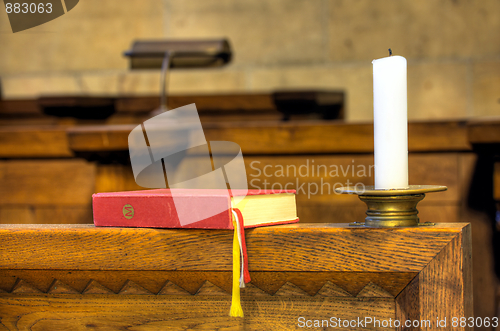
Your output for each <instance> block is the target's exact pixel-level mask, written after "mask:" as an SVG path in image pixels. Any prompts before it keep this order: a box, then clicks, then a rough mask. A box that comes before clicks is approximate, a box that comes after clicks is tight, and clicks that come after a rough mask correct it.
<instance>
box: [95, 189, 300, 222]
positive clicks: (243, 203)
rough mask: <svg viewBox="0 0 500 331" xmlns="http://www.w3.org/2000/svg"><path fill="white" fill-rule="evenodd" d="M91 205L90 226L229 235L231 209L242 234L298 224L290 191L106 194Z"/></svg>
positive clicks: (185, 191)
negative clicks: (236, 212)
mask: <svg viewBox="0 0 500 331" xmlns="http://www.w3.org/2000/svg"><path fill="white" fill-rule="evenodd" d="M228 192H230V193H228ZM245 194H246V196H245ZM174 199H175V202H174ZM92 204H93V212H94V224H95V225H96V226H117V227H151V228H195V229H233V223H232V220H233V218H232V211H231V209H232V208H237V209H239V210H240V211H241V214H242V215H243V223H244V227H245V228H249V227H258V226H265V225H275V224H284V223H294V222H298V221H299V219H298V218H297V208H296V204H295V190H280V191H276V190H248V191H246V190H231V191H228V190H204V189H196V190H193V189H191V190H188V189H173V190H170V189H156V190H145V191H130V192H110V193H97V194H94V195H93V196H92ZM183 213H184V214H183ZM204 215H210V216H209V217H204ZM190 217H193V218H192V219H187V218H190ZM193 219H195V220H197V221H195V222H191V221H192V220H193Z"/></svg>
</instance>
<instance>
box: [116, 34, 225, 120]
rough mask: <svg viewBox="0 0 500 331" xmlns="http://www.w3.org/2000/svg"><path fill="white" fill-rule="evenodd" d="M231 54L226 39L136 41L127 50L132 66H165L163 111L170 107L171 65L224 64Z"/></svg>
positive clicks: (162, 91) (178, 66) (133, 67)
mask: <svg viewBox="0 0 500 331" xmlns="http://www.w3.org/2000/svg"><path fill="white" fill-rule="evenodd" d="M231 55H232V54H231V47H230V45H229V42H228V41H227V40H226V39H217V40H150V41H135V42H134V43H133V45H132V48H131V49H130V50H129V51H126V52H125V56H128V57H129V58H130V69H161V76H160V84H161V102H160V109H159V111H160V112H161V111H166V110H167V91H166V90H167V80H168V74H167V71H168V69H169V68H172V69H175V68H206V67H220V66H223V65H225V64H227V63H229V61H230V60H231Z"/></svg>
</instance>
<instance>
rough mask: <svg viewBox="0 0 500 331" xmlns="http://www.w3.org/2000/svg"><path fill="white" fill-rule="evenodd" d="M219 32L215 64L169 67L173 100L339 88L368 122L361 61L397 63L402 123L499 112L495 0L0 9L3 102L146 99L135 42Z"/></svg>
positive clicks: (168, 0)
mask: <svg viewBox="0 0 500 331" xmlns="http://www.w3.org/2000/svg"><path fill="white" fill-rule="evenodd" d="M203 37H228V38H229V39H230V40H231V42H232V45H233V49H234V52H235V57H234V61H233V62H232V63H231V65H229V66H228V67H226V68H224V69H210V70H189V71H176V72H173V73H172V75H171V80H170V91H171V92H172V93H212V92H231V91H234V92H241V91H270V90H273V89H277V88H339V89H345V90H346V92H347V106H346V108H347V118H348V119H349V120H370V119H371V118H372V76H371V75H372V73H371V60H373V59H374V58H379V57H384V56H386V55H387V49H388V48H392V49H393V51H394V53H395V54H399V55H402V56H405V57H406V58H407V59H408V101H409V104H408V110H409V117H410V118H411V119H448V118H467V117H477V116H487V115H500V1H498V0H468V1H466V0H419V1H415V0H183V1H179V0H163V1H159V0H134V1H132V0H128V1H123V0H105V1H102V0H101V1H98V0H80V3H79V4H78V5H77V6H76V7H75V8H74V9H73V10H72V11H70V12H68V13H67V14H65V15H64V16H62V17H60V18H57V19H55V20H54V21H52V22H49V23H46V24H44V25H41V26H38V27H35V28H32V29H30V30H27V31H24V32H18V33H16V34H13V33H12V32H11V30H10V26H9V23H8V20H7V15H6V14H5V12H3V11H2V13H0V77H1V79H2V85H3V91H4V97H7V98H29V97H34V96H37V95H39V94H44V93H45V94H47V93H69V94H113V95H116V94H122V93H134V94H151V93H157V91H158V90H159V73H158V72H154V71H152V72H140V71H139V72H137V71H136V72H130V71H129V70H128V69H127V61H126V59H125V58H124V57H123V56H122V53H123V51H124V50H126V49H128V48H129V46H130V44H131V42H132V40H134V39H138V38H149V39H154V38H203Z"/></svg>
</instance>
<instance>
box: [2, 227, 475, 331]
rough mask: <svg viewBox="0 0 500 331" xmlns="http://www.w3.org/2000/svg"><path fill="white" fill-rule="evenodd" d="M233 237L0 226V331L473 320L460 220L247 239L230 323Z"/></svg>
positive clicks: (260, 231) (291, 231)
mask: <svg viewBox="0 0 500 331" xmlns="http://www.w3.org/2000/svg"><path fill="white" fill-rule="evenodd" d="M232 235H233V233H232V231H223V230H184V229H180V230H170V229H145V228H96V227H94V226H93V225H83V224H82V225H37V224H29V225H16V224H2V225H0V242H1V243H2V244H1V245H0V330H27V329H36V330H51V331H52V330H69V329H84V328H91V329H99V330H101V329H105V330H114V329H120V330H121V329H141V330H159V329H163V330H164V329H170V328H172V329H198V328H199V329H211V330H214V329H219V328H227V329H245V330H288V329H296V328H297V327H298V325H299V322H300V320H299V318H301V317H303V319H302V321H307V320H330V319H331V318H332V317H337V318H341V319H348V320H351V319H357V318H358V317H359V318H365V317H371V318H373V319H378V320H380V321H383V320H387V321H388V320H389V319H392V320H393V321H394V320H395V319H397V320H400V321H405V320H412V321H413V320H419V321H422V320H429V321H430V322H431V323H432V324H431V325H432V327H431V328H426V330H435V329H436V330H437V329H438V328H437V326H436V319H437V318H439V319H443V318H444V317H447V319H448V324H450V323H451V321H450V320H451V318H453V317H459V318H460V317H470V316H473V312H472V281H471V263H472V262H471V244H470V242H471V235H470V225H469V224H468V223H443V224H437V225H436V226H433V227H419V228H393V229H375V228H371V229H367V228H352V227H349V226H347V225H346V224H319V223H318V224H301V223H299V224H293V225H283V226H273V227H262V228H256V229H251V230H247V231H246V240H247V248H248V256H249V270H250V274H251V277H252V282H251V284H249V285H248V286H247V288H245V289H242V306H243V310H244V313H245V317H244V318H234V317H233V318H232V317H229V316H228V313H229V307H230V304H231V277H232V274H231V270H232V269H231V268H232V265H231V263H232V256H231V252H232V250H231V248H232ZM336 329H339V330H343V329H342V328H336ZM355 329H357V328H356V327H354V328H353V327H349V328H344V330H355ZM359 329H363V330H370V329H375V330H376V329H378V330H388V329H401V330H403V329H405V330H410V329H409V328H394V327H393V328H390V327H389V328H388V327H382V326H381V327H377V326H375V325H368V326H367V325H365V328H359ZM422 329H424V328H422ZM445 329H450V330H451V329H452V328H451V326H450V327H449V328H439V330H445ZM465 329H467V328H463V330H465ZM411 330H419V328H412V329H411ZM453 330H462V328H459V327H458V328H453Z"/></svg>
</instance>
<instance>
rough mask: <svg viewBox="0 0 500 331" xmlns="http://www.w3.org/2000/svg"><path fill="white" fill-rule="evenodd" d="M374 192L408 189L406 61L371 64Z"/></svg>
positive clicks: (389, 59)
mask: <svg viewBox="0 0 500 331" xmlns="http://www.w3.org/2000/svg"><path fill="white" fill-rule="evenodd" d="M372 63H373V129H374V140H375V189H400V188H407V187H408V120H407V100H406V59H405V58H404V57H402V56H389V57H385V58H382V59H378V60H373V62H372Z"/></svg>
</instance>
